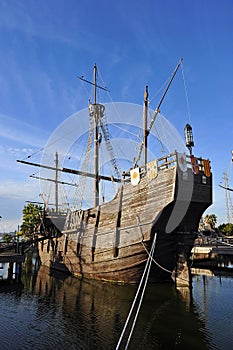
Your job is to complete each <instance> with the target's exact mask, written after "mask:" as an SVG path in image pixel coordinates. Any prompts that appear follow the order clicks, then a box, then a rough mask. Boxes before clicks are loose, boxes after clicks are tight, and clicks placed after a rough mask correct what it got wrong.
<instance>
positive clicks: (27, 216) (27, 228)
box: [20, 203, 43, 237]
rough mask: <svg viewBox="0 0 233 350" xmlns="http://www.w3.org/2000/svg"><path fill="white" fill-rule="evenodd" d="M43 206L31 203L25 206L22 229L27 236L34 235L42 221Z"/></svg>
mask: <svg viewBox="0 0 233 350" xmlns="http://www.w3.org/2000/svg"><path fill="white" fill-rule="evenodd" d="M42 211H43V209H42V207H41V206H40V205H37V204H32V203H29V204H27V205H25V206H24V208H23V218H22V225H21V227H20V230H21V232H22V234H23V235H24V236H26V237H29V236H30V235H32V234H33V233H34V232H35V231H36V230H37V228H38V225H39V224H40V222H41V216H42Z"/></svg>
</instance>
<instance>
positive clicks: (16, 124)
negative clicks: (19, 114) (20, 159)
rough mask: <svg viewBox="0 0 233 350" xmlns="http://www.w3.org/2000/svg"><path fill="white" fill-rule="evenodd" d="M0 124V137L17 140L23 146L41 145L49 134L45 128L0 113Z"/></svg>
mask: <svg viewBox="0 0 233 350" xmlns="http://www.w3.org/2000/svg"><path fill="white" fill-rule="evenodd" d="M0 125H1V128H0V136H1V137H2V138H4V139H6V140H11V141H14V142H18V143H20V144H22V145H24V146H25V145H30V146H33V147H42V146H44V145H45V143H46V141H47V139H48V136H49V133H47V132H46V131H45V130H42V129H39V128H36V127H34V126H32V125H30V124H28V123H25V122H22V121H19V120H17V119H15V118H11V117H9V116H6V115H3V114H0ZM23 149H25V147H23Z"/></svg>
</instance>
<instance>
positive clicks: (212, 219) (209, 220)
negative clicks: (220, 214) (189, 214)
mask: <svg viewBox="0 0 233 350" xmlns="http://www.w3.org/2000/svg"><path fill="white" fill-rule="evenodd" d="M204 221H205V223H206V224H209V225H210V228H211V229H214V228H215V225H216V223H217V216H216V215H215V214H207V215H206V216H205V217H204Z"/></svg>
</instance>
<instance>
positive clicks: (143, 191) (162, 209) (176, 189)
mask: <svg viewBox="0 0 233 350" xmlns="http://www.w3.org/2000/svg"><path fill="white" fill-rule="evenodd" d="M176 157H177V155H176V154H175V155H172V157H170V158H168V157H166V158H164V159H163V162H160V165H158V167H157V169H158V171H157V173H156V174H155V175H154V176H152V177H151V178H149V179H148V177H147V176H144V177H143V178H141V181H140V183H139V184H138V185H137V186H132V184H131V183H130V182H128V183H126V184H124V185H123V186H122V187H121V188H120V189H119V191H118V193H117V195H116V197H115V198H114V199H113V200H112V201H110V202H109V203H105V204H102V205H100V206H98V207H96V208H91V209H88V210H79V211H76V212H70V213H68V214H67V217H66V222H65V224H64V229H63V231H62V234H61V236H60V237H52V236H51V237H50V238H49V239H47V240H45V241H44V242H41V243H39V254H40V258H41V263H42V265H46V266H49V267H51V268H54V269H58V270H61V271H64V272H69V273H71V274H73V275H74V276H77V277H79V278H91V279H97V280H104V281H109V282H116V283H137V282H138V281H139V280H140V278H141V276H142V273H143V270H144V267H145V264H146V261H147V259H148V254H149V251H150V249H151V245H152V242H153V239H154V236H155V234H156V244H155V252H154V256H153V259H154V263H153V264H152V266H151V272H150V277H149V281H150V282H161V281H178V279H180V280H179V283H180V284H181V285H182V284H187V283H186V282H187V280H188V275H189V256H190V252H191V249H192V247H193V243H194V240H195V238H196V232H197V231H198V224H199V221H200V219H201V216H202V214H203V212H204V211H205V209H206V208H207V207H208V206H209V205H210V204H211V203H212V176H211V174H210V175H209V176H208V177H206V176H205V174H204V172H203V168H201V167H200V171H199V172H198V174H194V173H193V171H192V168H191V167H189V168H187V169H186V170H185V171H183V170H181V169H180V168H179V166H178V163H177V159H176ZM169 159H170V160H169ZM171 159H172V161H171ZM158 164H159V163H158ZM188 284H189V281H188Z"/></svg>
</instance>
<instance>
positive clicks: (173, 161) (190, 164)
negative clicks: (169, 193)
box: [122, 151, 205, 182]
mask: <svg viewBox="0 0 233 350" xmlns="http://www.w3.org/2000/svg"><path fill="white" fill-rule="evenodd" d="M179 156H180V154H179V153H178V152H176V151H175V152H173V153H170V154H168V155H166V156H163V157H160V158H158V159H156V160H154V161H152V162H149V163H147V165H146V166H145V165H143V166H140V167H139V173H140V176H141V177H144V176H145V175H146V174H147V172H148V167H150V166H151V165H152V163H154V169H155V171H156V172H157V173H158V172H160V171H164V170H166V169H169V168H172V167H175V166H177V163H179V158H178V157H179ZM191 157H192V158H191ZM185 158H186V164H187V168H188V169H193V168H194V167H196V170H198V172H200V171H204V160H205V159H203V158H201V157H194V156H191V155H188V154H186V155H185ZM122 177H123V182H130V171H128V172H123V174H122Z"/></svg>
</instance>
